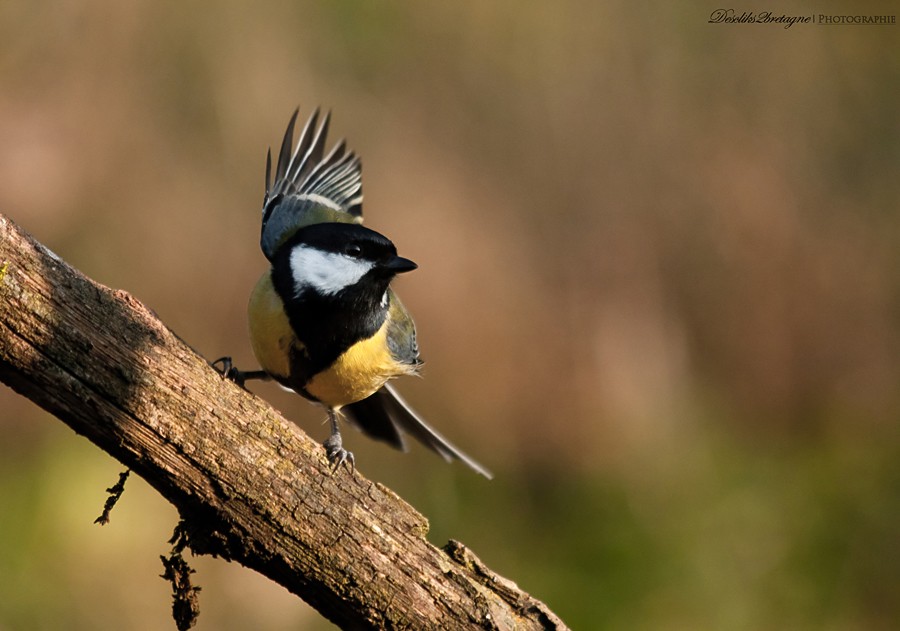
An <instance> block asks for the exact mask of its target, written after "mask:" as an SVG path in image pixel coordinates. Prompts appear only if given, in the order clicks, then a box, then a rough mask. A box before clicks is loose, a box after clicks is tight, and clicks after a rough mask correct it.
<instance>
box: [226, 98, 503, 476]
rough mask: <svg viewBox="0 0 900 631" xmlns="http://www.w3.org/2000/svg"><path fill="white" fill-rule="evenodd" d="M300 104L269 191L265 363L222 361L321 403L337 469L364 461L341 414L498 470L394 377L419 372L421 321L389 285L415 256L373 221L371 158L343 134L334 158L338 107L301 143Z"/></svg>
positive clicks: (259, 297) (255, 328) (401, 445)
mask: <svg viewBox="0 0 900 631" xmlns="http://www.w3.org/2000/svg"><path fill="white" fill-rule="evenodd" d="M298 113H299V110H297V111H295V112H294V114H293V116H292V117H291V119H290V122H289V123H288V126H287V130H286V132H285V134H284V139H283V141H282V143H281V150H280V151H279V153H278V162H277V165H276V167H275V178H274V181H273V180H272V177H271V176H272V152H271V149H270V150H269V153H268V155H267V157H266V194H265V198H264V201H263V210H262V234H261V238H260V245H261V247H262V251H263V254H265V256H266V258H267V259H268V260H269V262H270V263H271V267H270V269H269V270H267V271H266V272H265V273H264V274H263V275H262V277H261V278H260V279H259V281H258V282H257V284H256V287H255V288H254V290H253V293H252V294H251V296H250V305H249V320H250V341H251V345H252V347H253V352H254V354H255V355H256V359H257V360H258V361H259V363H260V365H261V367H262V370H253V371H241V370H237V369H236V368H234V366H233V365H232V363H231V358H230V357H223V358H221V359H218V360H216V361H215V362H213V364H214V365H215V366H217V367H220V368H221V371H222V373H223V375H225V376H226V377H229V378H231V379H233V380H234V381H236V382H237V383H238V384H239V385H241V386H242V387H243V385H244V383H245V382H246V381H247V380H250V379H274V380H275V381H277V382H278V383H279V384H281V385H282V386H283V387H285V388H287V389H289V390H293V391H294V392H296V393H298V394H300V395H302V396H304V397H306V398H307V399H309V400H310V401H313V402H315V403H318V404H320V405H321V406H323V407H324V408H325V409H326V410H327V412H328V420H329V421H330V423H331V434H330V436H329V437H328V439H327V440H325V442H324V447H325V453H326V456H327V457H328V460H329V462H330V463H331V464H332V466H333V469H337V468H338V467H339V466H340V465H341V464H344V465H345V466H347V467H349V468H350V469H351V470H352V469H353V467H354V458H353V454H352V453H351V452H349V451H347V450H346V449H344V447H343V441H342V438H341V432H340V428H339V427H338V415H339V414H342V415H343V416H345V417H346V418H347V419H348V420H349V421H350V422H351V423H353V424H354V425H355V426H356V427H357V428H359V429H360V430H362V431H363V432H364V433H365V434H367V435H369V436H370V437H372V438H375V439H378V440H382V441H385V442H387V443H389V444H390V445H392V446H394V447H396V448H398V449H403V450H405V449H406V443H405V440H404V434H409V435H411V436H413V437H414V438H416V439H417V440H418V441H420V442H421V443H422V444H424V445H425V446H427V447H429V448H430V449H432V450H434V451H436V452H437V453H438V454H440V455H441V456H443V457H444V459H445V460H447V461H451V460H453V459H457V460H461V461H462V462H464V463H465V464H467V465H468V466H469V467H471V468H472V469H474V470H475V471H477V472H478V473H480V474H481V475H483V476H485V477H487V478H490V477H492V476H491V473H490V472H489V471H488V470H487V469H485V468H484V467H483V466H481V465H480V464H478V463H477V462H476V461H475V460H473V459H472V458H470V457H469V456H467V455H466V454H464V453H463V452H461V451H460V450H459V449H457V448H456V447H455V446H453V445H452V444H451V443H450V442H448V441H447V439H445V438H444V437H443V436H441V435H440V434H438V433H437V432H436V431H435V430H434V429H432V428H431V427H430V426H429V425H428V424H426V423H425V421H423V420H422V418H421V417H420V416H419V415H418V414H416V413H415V412H414V411H413V410H412V408H410V406H409V405H407V403H406V402H405V401H404V400H403V399H402V398H401V397H400V395H398V394H397V392H396V390H394V388H393V387H392V386H391V385H390V384H389V383H388V381H389V380H390V379H393V378H394V377H399V376H401V375H415V374H417V373H418V371H419V368H420V366H421V365H422V360H421V359H420V358H419V349H418V345H417V343H416V327H415V324H414V323H413V320H412V318H411V317H410V315H409V313H408V312H407V311H406V309H405V308H404V307H403V304H402V303H401V302H400V300H399V298H397V295H396V294H395V293H394V292H393V290H392V289H391V288H390V283H391V280H392V279H393V278H394V276H396V275H397V274H402V273H404V272H409V271H412V270H414V269H416V264H415V263H413V262H412V261H410V260H409V259H406V258H403V257H401V256H398V255H397V250H396V248H395V247H394V244H393V243H391V241H390V240H389V239H388V238H387V237H385V236H383V235H381V234H379V233H378V232H375V231H374V230H370V229H368V228H365V227H363V226H362V225H361V224H362V199H363V196H362V165H361V163H360V159H359V158H358V157H357V156H356V155H355V154H354V153H353V152H352V151H348V150H347V147H346V143H345V142H344V141H341V142H339V143H338V144H337V145H336V146H335V147H334V148H333V149H332V150H331V151H330V152H329V153H328V155H326V156H324V157H323V153H324V148H325V138H326V135H327V133H328V125H329V121H330V113H327V114H326V115H325V116H324V117H323V119H322V123H321V125H319V110H318V109H316V110H315V112H313V114H312V116H310V118H309V120H308V121H307V122H306V125H305V126H304V128H303V131H302V132H301V133H300V138H299V140H298V142H297V146H296V148H294V147H293V138H294V126H295V124H296V121H297V115H298Z"/></svg>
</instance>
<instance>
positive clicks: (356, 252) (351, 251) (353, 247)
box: [344, 243, 362, 258]
mask: <svg viewBox="0 0 900 631" xmlns="http://www.w3.org/2000/svg"><path fill="white" fill-rule="evenodd" d="M344 254H346V255H347V256H352V257H353V258H359V257H360V256H362V248H361V247H359V245H357V244H356V243H348V244H347V245H346V247H344Z"/></svg>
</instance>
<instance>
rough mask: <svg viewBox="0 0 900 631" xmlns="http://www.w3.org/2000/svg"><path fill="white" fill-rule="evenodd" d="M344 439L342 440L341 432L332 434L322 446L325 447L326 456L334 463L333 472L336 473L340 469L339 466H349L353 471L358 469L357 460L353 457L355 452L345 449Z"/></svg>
mask: <svg viewBox="0 0 900 631" xmlns="http://www.w3.org/2000/svg"><path fill="white" fill-rule="evenodd" d="M342 443H343V441H342V440H341V435H340V434H332V435H331V436H329V437H328V439H327V440H326V441H325V442H324V443H322V446H323V447H325V456H326V457H327V458H328V462H329V463H330V464H331V465H332V466H331V472H332V473H334V472H335V471H337V470H338V467H340V466H341V465H344V466H345V467H347V468H348V469H349V470H350V472H351V473H353V472H354V471H355V470H356V462H355V461H354V459H353V452H352V451H347V450H346V449H344V446H343V444H342Z"/></svg>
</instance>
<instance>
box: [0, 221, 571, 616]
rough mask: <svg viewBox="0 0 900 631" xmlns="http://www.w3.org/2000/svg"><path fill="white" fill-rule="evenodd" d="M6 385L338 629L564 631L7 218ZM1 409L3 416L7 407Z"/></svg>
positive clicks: (3, 284) (207, 540)
mask: <svg viewBox="0 0 900 631" xmlns="http://www.w3.org/2000/svg"><path fill="white" fill-rule="evenodd" d="M0 380H2V381H3V382H5V383H6V384H8V385H9V386H11V387H12V388H13V389H14V390H16V391H17V392H19V393H21V394H22V395H24V396H26V397H28V398H30V399H31V400H33V401H34V402H35V403H37V404H38V405H40V406H41V407H43V408H44V409H46V410H48V411H49V412H51V413H52V414H54V415H55V416H57V417H58V418H59V419H61V420H62V421H63V422H65V423H66V424H68V425H69V426H70V427H72V428H73V429H74V430H75V431H76V432H77V433H79V434H83V435H84V436H86V437H87V438H88V439H89V440H91V441H92V442H94V443H95V444H97V445H98V446H99V447H100V448H102V449H103V450H105V451H107V452H108V453H110V454H111V455H113V456H114V457H115V458H117V459H118V460H120V461H121V462H122V463H123V464H125V465H126V466H128V467H130V468H131V469H133V470H134V471H135V472H136V473H137V474H139V475H140V476H142V477H143V478H144V479H146V480H147V481H148V482H149V483H150V484H151V485H153V486H154V487H155V488H156V489H157V490H158V491H159V492H160V493H161V494H162V495H163V496H164V497H165V498H166V499H167V500H168V501H170V502H172V504H174V505H175V506H176V507H177V509H178V511H179V513H180V514H181V516H182V518H183V519H184V520H185V523H186V525H187V531H188V533H189V536H188V541H189V546H190V548H191V550H192V551H193V552H194V553H198V554H213V555H218V556H221V557H223V558H225V559H229V560H233V561H237V562H239V563H241V564H243V565H245V566H247V567H250V568H253V569H255V570H257V571H258V572H260V573H262V574H264V575H265V576H267V577H269V578H270V579H272V580H273V581H276V582H277V583H279V584H281V585H283V586H284V587H286V588H287V589H288V590H290V591H291V592H293V593H294V594H296V595H298V596H300V597H301V598H303V599H304V600H306V601H307V602H308V603H310V604H311V605H312V606H313V607H315V608H316V609H318V610H319V611H320V612H321V613H322V615H324V616H325V617H326V618H328V619H329V620H331V621H333V622H334V623H336V624H338V625H339V626H341V627H343V628H353V629H356V628H360V629H366V628H372V629H376V628H429V629H437V628H440V629H463V628H486V629H544V628H558V629H559V628H565V627H564V625H563V623H562V622H561V621H560V620H559V618H558V617H557V616H556V615H555V614H553V612H551V611H550V610H549V609H548V608H547V607H546V605H544V604H543V603H541V602H540V601H538V600H536V599H534V598H532V597H531V596H529V595H528V594H526V593H524V592H522V591H521V590H519V589H518V587H517V586H516V585H515V584H514V583H512V582H511V581H508V580H506V579H504V578H502V577H500V576H498V575H496V574H495V573H493V572H492V571H491V570H489V569H488V568H487V567H485V566H484V565H483V564H482V563H481V562H480V561H479V560H478V558H477V557H475V555H473V554H472V553H471V552H470V551H469V550H468V549H466V548H465V547H464V546H463V545H462V544H460V543H458V542H453V541H451V542H450V543H449V544H447V546H446V547H445V548H444V549H443V550H441V549H438V548H436V547H434V546H432V545H431V544H429V543H428V542H427V541H426V540H425V534H426V532H427V530H428V522H427V521H426V519H425V518H424V517H423V516H422V515H420V514H419V513H418V512H416V510H415V509H413V508H412V507H411V506H409V505H408V504H407V503H405V502H404V501H403V500H402V499H400V498H399V497H398V496H397V495H396V494H394V493H393V492H391V491H390V490H389V489H387V488H386V487H384V486H382V485H381V484H378V483H374V482H371V481H369V480H368V479H366V478H365V477H363V476H362V475H361V474H359V473H358V472H357V473H356V474H355V475H347V474H345V473H342V474H339V475H331V474H330V472H329V468H328V464H327V462H326V460H325V457H324V452H323V450H322V448H321V447H320V446H319V445H318V444H317V443H315V442H314V441H313V440H311V439H310V438H309V437H308V436H306V435H305V434H304V433H303V432H302V431H301V430H300V429H299V428H297V427H296V426H295V425H293V424H292V423H290V422H288V421H286V420H285V419H284V418H282V417H281V416H280V415H279V414H278V413H277V412H276V411H275V410H274V409H272V408H271V407H270V406H269V405H267V404H266V403H265V402H264V401H262V400H261V399H259V398H257V397H255V396H253V395H252V394H250V393H248V392H245V391H243V390H241V389H240V388H238V387H237V386H235V385H234V384H232V383H230V382H227V381H224V380H223V379H222V378H221V377H220V376H219V375H218V374H217V373H216V372H215V371H214V370H212V369H211V368H210V367H209V366H208V365H207V362H206V360H205V359H204V358H203V357H201V356H199V355H198V354H197V353H196V352H194V351H193V350H192V349H191V348H190V347H189V346H188V345H187V344H185V343H184V342H183V341H182V340H180V339H179V338H178V337H177V336H176V335H175V334H173V333H172V332H171V331H170V330H169V329H167V328H166V327H165V326H164V325H163V324H162V323H161V322H160V321H159V320H158V319H157V318H156V316H155V315H154V314H153V313H152V312H151V311H150V310H149V309H147V307H145V306H144V305H143V304H141V303H140V302H138V301H137V300H135V299H134V298H133V297H132V296H131V295H129V294H128V293H126V292H124V291H115V290H111V289H108V288H106V287H103V286H101V285H99V284H98V283H96V282H94V281H92V280H90V279H89V278H87V277H85V276H84V275H83V274H81V273H80V272H78V271H77V270H75V269H73V268H72V267H70V266H69V265H67V264H66V263H65V262H63V261H62V260H61V259H60V258H59V257H57V256H56V255H54V254H53V253H52V252H50V251H49V250H48V249H47V248H45V247H44V246H42V245H41V244H39V243H38V242H36V241H35V240H34V239H33V238H32V237H30V236H29V235H28V234H26V233H25V232H24V231H22V230H21V229H20V228H19V227H18V226H17V225H16V224H15V223H14V222H12V221H11V220H10V219H9V218H7V217H5V216H4V215H2V214H0ZM0 414H2V413H0Z"/></svg>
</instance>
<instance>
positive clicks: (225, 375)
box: [209, 356, 271, 390]
mask: <svg viewBox="0 0 900 631" xmlns="http://www.w3.org/2000/svg"><path fill="white" fill-rule="evenodd" d="M220 364H221V367H220ZM209 365H210V366H212V367H213V369H215V371H216V372H217V373H219V374H220V375H222V379H228V380H230V381H233V382H235V383H236V384H237V385H239V386H240V387H241V388H243V389H244V390H246V389H247V386H246V385H244V384H246V383H247V381H248V380H250V379H262V380H264V381H265V380H268V379H270V378H271V377H270V376H269V374H268V373H267V372H266V371H264V370H238V369H237V368H235V367H234V364H233V363H232V361H231V357H227V356H226V357H220V358H219V359H217V360H216V361H214V362H210V364H209Z"/></svg>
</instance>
